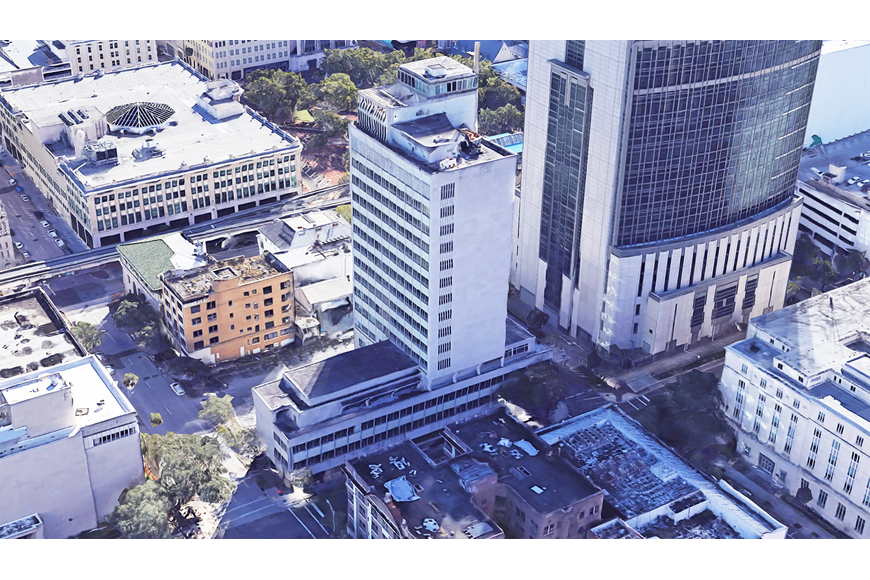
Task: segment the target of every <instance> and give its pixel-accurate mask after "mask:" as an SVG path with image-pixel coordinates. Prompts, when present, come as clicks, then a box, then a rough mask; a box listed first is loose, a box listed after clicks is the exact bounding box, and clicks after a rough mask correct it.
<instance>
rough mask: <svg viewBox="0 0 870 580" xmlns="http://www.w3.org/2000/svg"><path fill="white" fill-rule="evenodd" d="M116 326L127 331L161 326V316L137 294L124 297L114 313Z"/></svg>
mask: <svg viewBox="0 0 870 580" xmlns="http://www.w3.org/2000/svg"><path fill="white" fill-rule="evenodd" d="M112 317H113V318H114V320H115V326H117V327H119V328H121V329H122V330H127V331H139V330H142V329H143V328H144V327H146V326H156V327H158V328H159V326H160V316H159V315H158V314H157V312H156V311H155V310H154V308H152V307H151V305H150V304H148V303H147V302H144V301H143V300H142V299H141V298H139V297H138V296H136V295H135V294H128V295H127V296H125V297H124V299H123V300H122V301H121V303H120V304H119V305H118V308H117V309H115V313H114V314H113V315H112Z"/></svg>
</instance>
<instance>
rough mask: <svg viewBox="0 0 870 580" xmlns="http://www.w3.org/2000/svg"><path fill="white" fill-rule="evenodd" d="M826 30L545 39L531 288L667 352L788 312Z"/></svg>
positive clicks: (552, 306) (525, 278)
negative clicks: (798, 36) (817, 36)
mask: <svg viewBox="0 0 870 580" xmlns="http://www.w3.org/2000/svg"><path fill="white" fill-rule="evenodd" d="M820 48H821V41H810V40H806V41H805V40H802V41H785V40H777V41H772V40H771V41H700V40H667V41H595V40H589V41H583V40H569V41H564V40H563V41H540V42H538V41H534V42H532V43H531V44H530V47H529V74H528V85H527V86H528V92H527V95H526V126H525V141H524V145H523V182H522V206H521V208H520V209H521V224H520V233H519V246H520V250H519V254H520V255H519V260H518V266H517V270H518V271H517V272H516V279H517V280H518V281H519V285H520V292H521V297H522V299H523V300H524V301H526V302H528V303H530V304H534V305H535V306H536V307H537V308H539V309H541V310H544V311H545V312H548V313H549V314H550V315H551V317H553V318H555V319H556V321H557V322H558V324H559V326H560V327H561V328H563V329H565V330H566V331H567V332H569V333H570V334H571V335H572V336H581V335H583V336H585V337H588V338H589V339H591V340H592V342H594V343H595V344H597V345H598V346H599V347H602V348H609V347H610V346H611V345H616V346H618V347H620V348H623V349H631V348H636V349H643V350H644V351H646V352H647V353H650V354H651V355H657V354H660V353H666V352H670V351H673V350H675V349H677V348H683V347H684V346H686V345H689V344H692V343H694V342H696V341H698V340H699V339H700V338H703V337H713V336H716V335H718V333H720V332H724V331H726V330H727V329H728V328H733V327H734V324H735V323H746V322H748V320H749V319H750V318H751V317H754V316H758V315H760V314H763V313H766V312H770V311H772V310H775V309H777V308H780V307H782V305H783V301H784V299H785V290H786V286H787V283H788V272H789V268H790V266H791V253H792V251H793V249H794V240H795V237H796V235H797V228H798V221H799V217H800V209H801V199H800V198H799V197H797V196H796V195H795V194H794V187H795V180H796V178H797V169H798V163H799V161H800V155H801V150H802V145H803V141H804V131H805V129H806V123H807V116H808V114H809V105H810V98H811V96H812V92H813V83H814V80H815V75H816V68H817V66H818V59H819V54H820Z"/></svg>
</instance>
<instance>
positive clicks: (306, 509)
mask: <svg viewBox="0 0 870 580" xmlns="http://www.w3.org/2000/svg"><path fill="white" fill-rule="evenodd" d="M315 507H316V506H315ZM305 511H307V512H308V515H310V516H311V519H312V520H314V523H316V524H317V525H318V526H320V529H321V530H323V533H324V534H326V535H327V536H328V535H329V532H327V531H326V528H324V527H323V524H321V523H320V521H319V520H318V519H317V518H315V517H314V514H313V513H311V510H310V509H308V506H307V505H306V506H305ZM317 511H320V510H317ZM320 516H321V517H323V514H320Z"/></svg>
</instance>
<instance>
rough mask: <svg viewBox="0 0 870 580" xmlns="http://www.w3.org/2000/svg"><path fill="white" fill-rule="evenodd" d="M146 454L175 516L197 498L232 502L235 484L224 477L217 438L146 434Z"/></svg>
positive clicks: (143, 439) (144, 439)
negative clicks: (182, 507) (230, 500)
mask: <svg viewBox="0 0 870 580" xmlns="http://www.w3.org/2000/svg"><path fill="white" fill-rule="evenodd" d="M141 437H142V454H143V456H144V457H145V460H146V461H147V462H148V465H149V467H150V468H151V472H152V473H154V474H155V476H156V477H157V483H159V484H160V486H161V487H162V488H163V489H164V491H165V492H166V498H167V501H168V504H169V509H170V511H171V512H174V513H175V514H177V513H178V511H179V510H180V509H181V506H183V505H184V504H186V503H188V502H189V501H191V500H192V499H193V498H194V497H196V496H197V495H199V496H200V498H201V499H202V500H203V501H207V502H210V503H221V502H224V501H229V499H230V497H231V496H232V491H233V488H234V486H233V484H232V482H230V481H229V480H228V479H226V478H225V477H224V475H223V474H224V473H226V468H225V467H224V466H223V463H222V461H221V452H220V445H219V444H218V441H217V439H215V438H214V437H200V436H199V435H182V434H178V433H173V432H171V431H170V432H169V433H167V434H166V435H149V434H147V433H143V434H142V435H141Z"/></svg>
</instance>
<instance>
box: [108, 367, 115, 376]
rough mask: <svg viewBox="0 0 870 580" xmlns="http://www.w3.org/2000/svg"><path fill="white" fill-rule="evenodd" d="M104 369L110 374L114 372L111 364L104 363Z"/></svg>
mask: <svg viewBox="0 0 870 580" xmlns="http://www.w3.org/2000/svg"><path fill="white" fill-rule="evenodd" d="M106 370H107V371H109V374H110V375H114V374H115V367H113V366H110V365H106Z"/></svg>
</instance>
